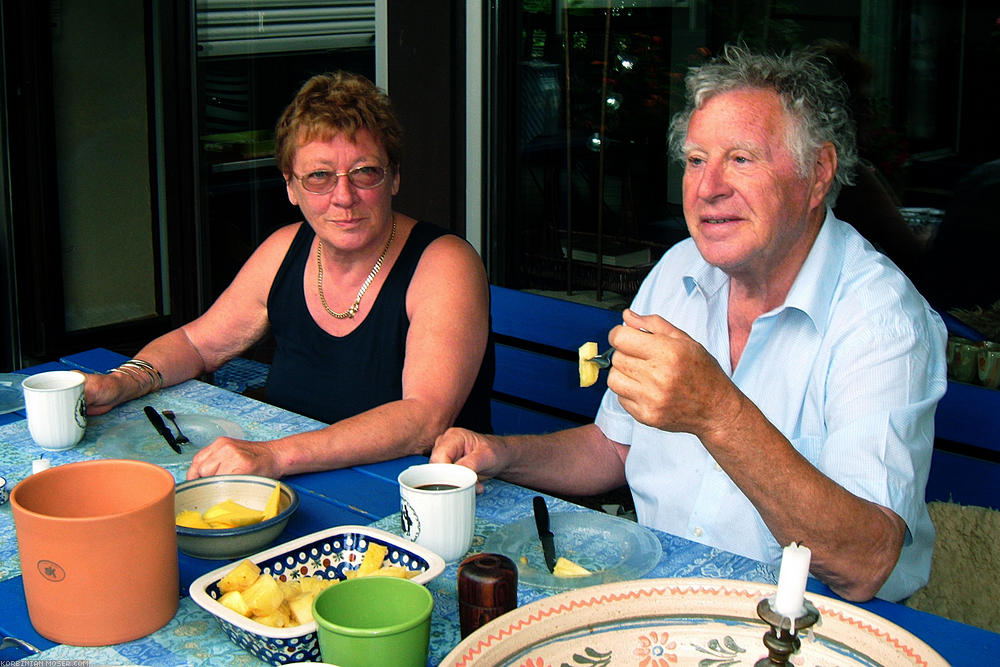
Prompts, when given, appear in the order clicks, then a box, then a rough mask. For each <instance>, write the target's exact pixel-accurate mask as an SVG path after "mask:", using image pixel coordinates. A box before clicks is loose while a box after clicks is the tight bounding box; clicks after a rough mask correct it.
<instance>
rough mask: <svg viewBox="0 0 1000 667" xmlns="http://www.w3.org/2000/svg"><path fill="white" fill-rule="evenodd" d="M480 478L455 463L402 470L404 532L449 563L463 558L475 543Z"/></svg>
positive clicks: (401, 514) (431, 464)
mask: <svg viewBox="0 0 1000 667" xmlns="http://www.w3.org/2000/svg"><path fill="white" fill-rule="evenodd" d="M477 478H478V476H477V475H476V473H475V471H473V470H472V469H470V468H466V467H465V466H462V465H457V464H454V463H426V464H423V465H416V466H410V467H409V468H407V469H406V470H404V471H403V472H401V473H399V477H398V481H399V497H400V521H401V523H402V529H403V535H404V536H405V537H406V538H407V539H408V540H412V541H413V542H416V543H417V544H419V545H421V546H424V547H427V548H428V549H430V550H431V551H433V552H434V553H436V554H438V555H439V556H441V558H443V559H444V560H445V561H447V562H453V561H457V560H459V559H460V558H462V557H463V556H464V555H465V554H466V552H468V551H469V547H470V546H471V545H472V535H473V531H474V528H475V519H476V480H477Z"/></svg>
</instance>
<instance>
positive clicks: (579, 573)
mask: <svg viewBox="0 0 1000 667" xmlns="http://www.w3.org/2000/svg"><path fill="white" fill-rule="evenodd" d="M552 574H554V575H555V576H557V577H585V576H587V575H588V574H591V572H590V570H588V569H587V568H585V567H583V566H582V565H577V564H576V563H574V562H573V561H571V560H569V559H567V558H562V557H560V558H559V559H558V560H557V561H556V566H555V567H554V568H552Z"/></svg>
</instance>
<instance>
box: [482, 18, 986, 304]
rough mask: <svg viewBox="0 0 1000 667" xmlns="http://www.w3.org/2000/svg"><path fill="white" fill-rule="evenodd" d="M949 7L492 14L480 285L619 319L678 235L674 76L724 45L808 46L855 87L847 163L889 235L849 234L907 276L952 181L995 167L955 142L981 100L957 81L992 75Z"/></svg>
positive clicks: (981, 41) (981, 25)
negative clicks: (880, 206)
mask: <svg viewBox="0 0 1000 667" xmlns="http://www.w3.org/2000/svg"><path fill="white" fill-rule="evenodd" d="M511 4H514V5H515V6H513V7H512V6H510V5H511ZM966 5H967V3H966V2H959V3H958V4H957V5H956V3H954V2H949V3H945V2H942V1H940V0H901V1H897V2H889V1H887V0H855V1H853V2H852V1H849V2H843V1H841V0H829V1H827V2H807V1H806V0H706V1H704V2H696V1H695V0H521V1H520V2H519V3H497V5H496V6H495V7H494V9H493V10H492V12H493V13H492V14H491V17H490V20H491V21H492V22H493V24H494V29H493V31H492V33H491V34H495V35H496V39H495V40H494V42H493V45H492V48H491V50H490V52H489V54H488V57H487V61H488V68H489V75H488V79H489V84H488V91H489V95H490V96H492V98H493V103H492V104H491V106H492V109H493V110H494V111H495V116H494V118H493V120H492V122H491V126H490V130H489V141H488V144H487V149H486V150H487V156H486V160H487V162H488V163H489V164H491V165H493V166H494V169H493V172H492V180H490V179H489V178H487V182H488V186H487V187H488V188H489V192H488V194H487V201H489V202H492V205H491V206H489V207H488V209H487V210H488V212H487V219H488V227H487V234H488V236H489V239H490V243H489V245H488V248H489V254H488V259H489V264H490V271H491V278H492V279H493V280H494V282H496V283H497V284H500V285H503V286H506V287H512V288H518V289H530V290H536V291H541V292H545V293H550V294H553V295H556V296H561V297H564V298H570V299H574V300H580V301H585V302H589V303H596V304H598V305H603V306H606V307H608V308H620V307H622V306H624V305H626V304H627V303H628V302H629V301H630V300H631V298H632V297H633V296H634V294H635V290H636V289H637V287H638V285H639V284H640V282H641V281H642V279H643V278H644V277H645V275H646V274H647V273H648V271H649V269H650V268H651V266H652V264H653V263H654V262H655V261H656V260H657V259H658V258H659V257H660V256H661V255H662V254H663V252H665V251H666V249H668V248H669V247H670V246H671V245H673V244H674V243H676V242H677V241H679V240H681V239H683V238H685V237H686V236H687V231H686V226H685V224H684V221H683V214H682V210H681V206H680V201H681V198H680V174H681V169H680V166H679V165H676V164H671V163H670V161H669V160H668V158H667V150H666V129H667V124H668V122H669V119H670V117H671V115H672V114H673V113H674V112H675V111H677V110H678V109H679V106H680V103H681V100H682V96H683V78H684V74H685V72H686V71H687V69H688V67H689V66H691V65H693V64H697V63H700V62H702V61H704V60H705V59H706V58H708V57H710V56H712V55H714V54H716V53H718V52H719V51H720V50H721V48H722V47H723V45H724V44H726V43H727V42H735V41H742V42H744V43H746V44H747V45H749V46H750V47H752V48H756V49H766V50H774V51H787V50H789V49H791V48H795V47H800V46H805V45H819V44H823V45H824V48H828V49H834V48H836V49H842V50H843V51H842V53H841V52H837V53H836V54H835V55H831V58H832V59H834V61H835V62H838V63H839V64H844V66H846V65H847V64H850V65H851V67H857V68H859V70H858V72H859V73H860V75H861V76H860V78H857V79H851V78H850V77H852V76H853V75H852V74H849V73H848V71H847V70H844V71H845V80H847V81H848V83H849V84H853V86H852V93H853V94H854V95H855V97H854V98H853V102H852V104H856V105H857V106H856V108H855V113H856V114H857V115H858V117H859V125H861V126H862V127H860V128H859V132H860V134H861V135H862V136H861V142H860V144H861V150H862V156H863V157H864V158H866V160H867V161H868V163H869V164H870V165H871V167H872V169H873V171H872V173H873V174H875V177H876V178H877V180H878V182H879V184H880V187H884V188H885V191H886V196H887V197H888V199H889V200H891V202H892V207H893V208H892V212H893V217H894V218H895V220H894V221H893V223H892V224H893V225H895V224H896V223H898V225H899V227H898V228H895V227H893V228H892V229H891V230H882V229H876V230H874V231H872V233H871V234H869V233H868V231H867V230H866V229H864V227H865V226H866V225H867V224H868V223H867V222H866V221H864V220H861V219H860V217H859V219H858V220H857V224H856V226H857V227H858V228H859V230H861V231H862V233H863V234H865V235H866V236H868V237H869V240H871V241H872V242H873V243H875V244H876V245H877V246H879V247H881V248H882V249H883V250H885V251H886V253H887V254H889V256H890V257H891V258H893V259H894V260H895V261H897V263H898V264H899V265H900V266H901V267H903V268H904V270H906V271H907V272H908V273H911V277H913V278H914V280H915V282H916V281H919V280H921V278H920V275H919V274H920V273H921V272H923V271H924V268H923V265H922V264H921V262H922V261H923V259H924V257H925V255H926V251H927V248H929V247H930V246H931V245H932V243H933V240H934V237H935V234H936V232H937V230H938V228H939V226H940V225H941V223H942V220H943V219H944V215H945V211H946V209H947V208H948V207H949V205H950V203H951V195H952V192H953V190H954V187H955V185H956V183H957V182H959V181H960V180H961V178H962V177H963V176H964V175H965V174H966V173H967V172H969V171H970V170H971V169H972V168H973V167H975V166H976V165H978V164H980V163H982V162H983V161H985V160H986V159H992V158H995V157H996V156H997V153H998V151H997V140H996V139H995V138H993V137H995V134H996V133H992V134H991V135H990V136H983V135H977V136H976V139H977V140H976V141H970V137H966V136H963V128H977V129H978V128H982V127H983V126H984V123H983V119H984V118H985V114H986V113H988V112H987V109H988V108H989V107H987V106H984V105H980V104H977V103H976V102H975V98H976V97H977V96H979V95H984V94H985V95H992V96H994V97H995V95H996V93H992V92H988V88H989V86H988V84H987V83H986V79H982V78H978V79H976V80H965V79H963V75H964V74H965V73H966V72H968V71H969V68H970V67H975V69H976V71H977V72H980V73H981V72H985V71H989V67H993V68H994V71H995V67H996V66H997V65H1000V62H998V60H1000V59H998V52H997V44H998V41H1000V40H998V35H1000V32H998V28H997V12H996V11H993V12H990V11H988V10H985V9H983V8H979V7H978V5H976V3H972V4H971V5H970V6H968V7H967V6H966ZM830 53H831V54H834V53H835V52H834V51H830ZM840 55H845V57H846V58H847V60H849V61H850V62H849V63H848V62H847V60H844V61H838V58H839V57H840ZM984 59H985V60H986V61H987V62H989V63H992V65H987V64H984V63H983V60H984ZM983 141H985V142H986V143H987V144H988V145H989V148H984V147H983V146H982V145H981V144H982V142H983ZM862 208H863V207H862ZM839 214H840V211H839V210H838V215H839ZM841 217H845V216H843V215H842V216H841ZM845 219H846V218H845ZM848 221H849V222H852V223H854V222H855V220H850V219H849V220H848ZM900 230H903V231H900ZM897 233H898V234H901V235H902V236H905V239H904V242H903V243H900V242H899V238H896V237H895V236H894V235H896V234H897ZM897 245H900V246H901V247H899V248H897V247H896V246H897ZM918 284H919V283H918ZM997 297H998V298H1000V294H998V295H997Z"/></svg>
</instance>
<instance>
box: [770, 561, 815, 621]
mask: <svg viewBox="0 0 1000 667" xmlns="http://www.w3.org/2000/svg"><path fill="white" fill-rule="evenodd" d="M811 556H812V552H811V551H809V548H808V547H804V546H802V545H800V544H796V543H795V542H792V543H791V544H789V545H788V546H787V547H785V549H784V551H783V552H782V555H781V570H780V571H779V572H778V592H777V593H776V594H775V596H774V607H773V609H774V611H776V612H778V613H779V614H781V615H782V616H787V617H788V618H798V617H799V616H801V615H802V613H803V612H804V611H805V605H804V604H803V602H804V601H805V594H806V580H807V579H808V578H809V559H810V557H811Z"/></svg>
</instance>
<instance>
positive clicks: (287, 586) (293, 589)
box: [277, 579, 302, 600]
mask: <svg viewBox="0 0 1000 667" xmlns="http://www.w3.org/2000/svg"><path fill="white" fill-rule="evenodd" d="M277 582H278V588H280V589H281V596H282V597H283V598H285V599H286V600H291V599H292V598H294V597H298V596H299V594H301V593H302V584H301V583H299V580H298V579H292V580H291V581H281V580H280V579H278V580H277Z"/></svg>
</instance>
